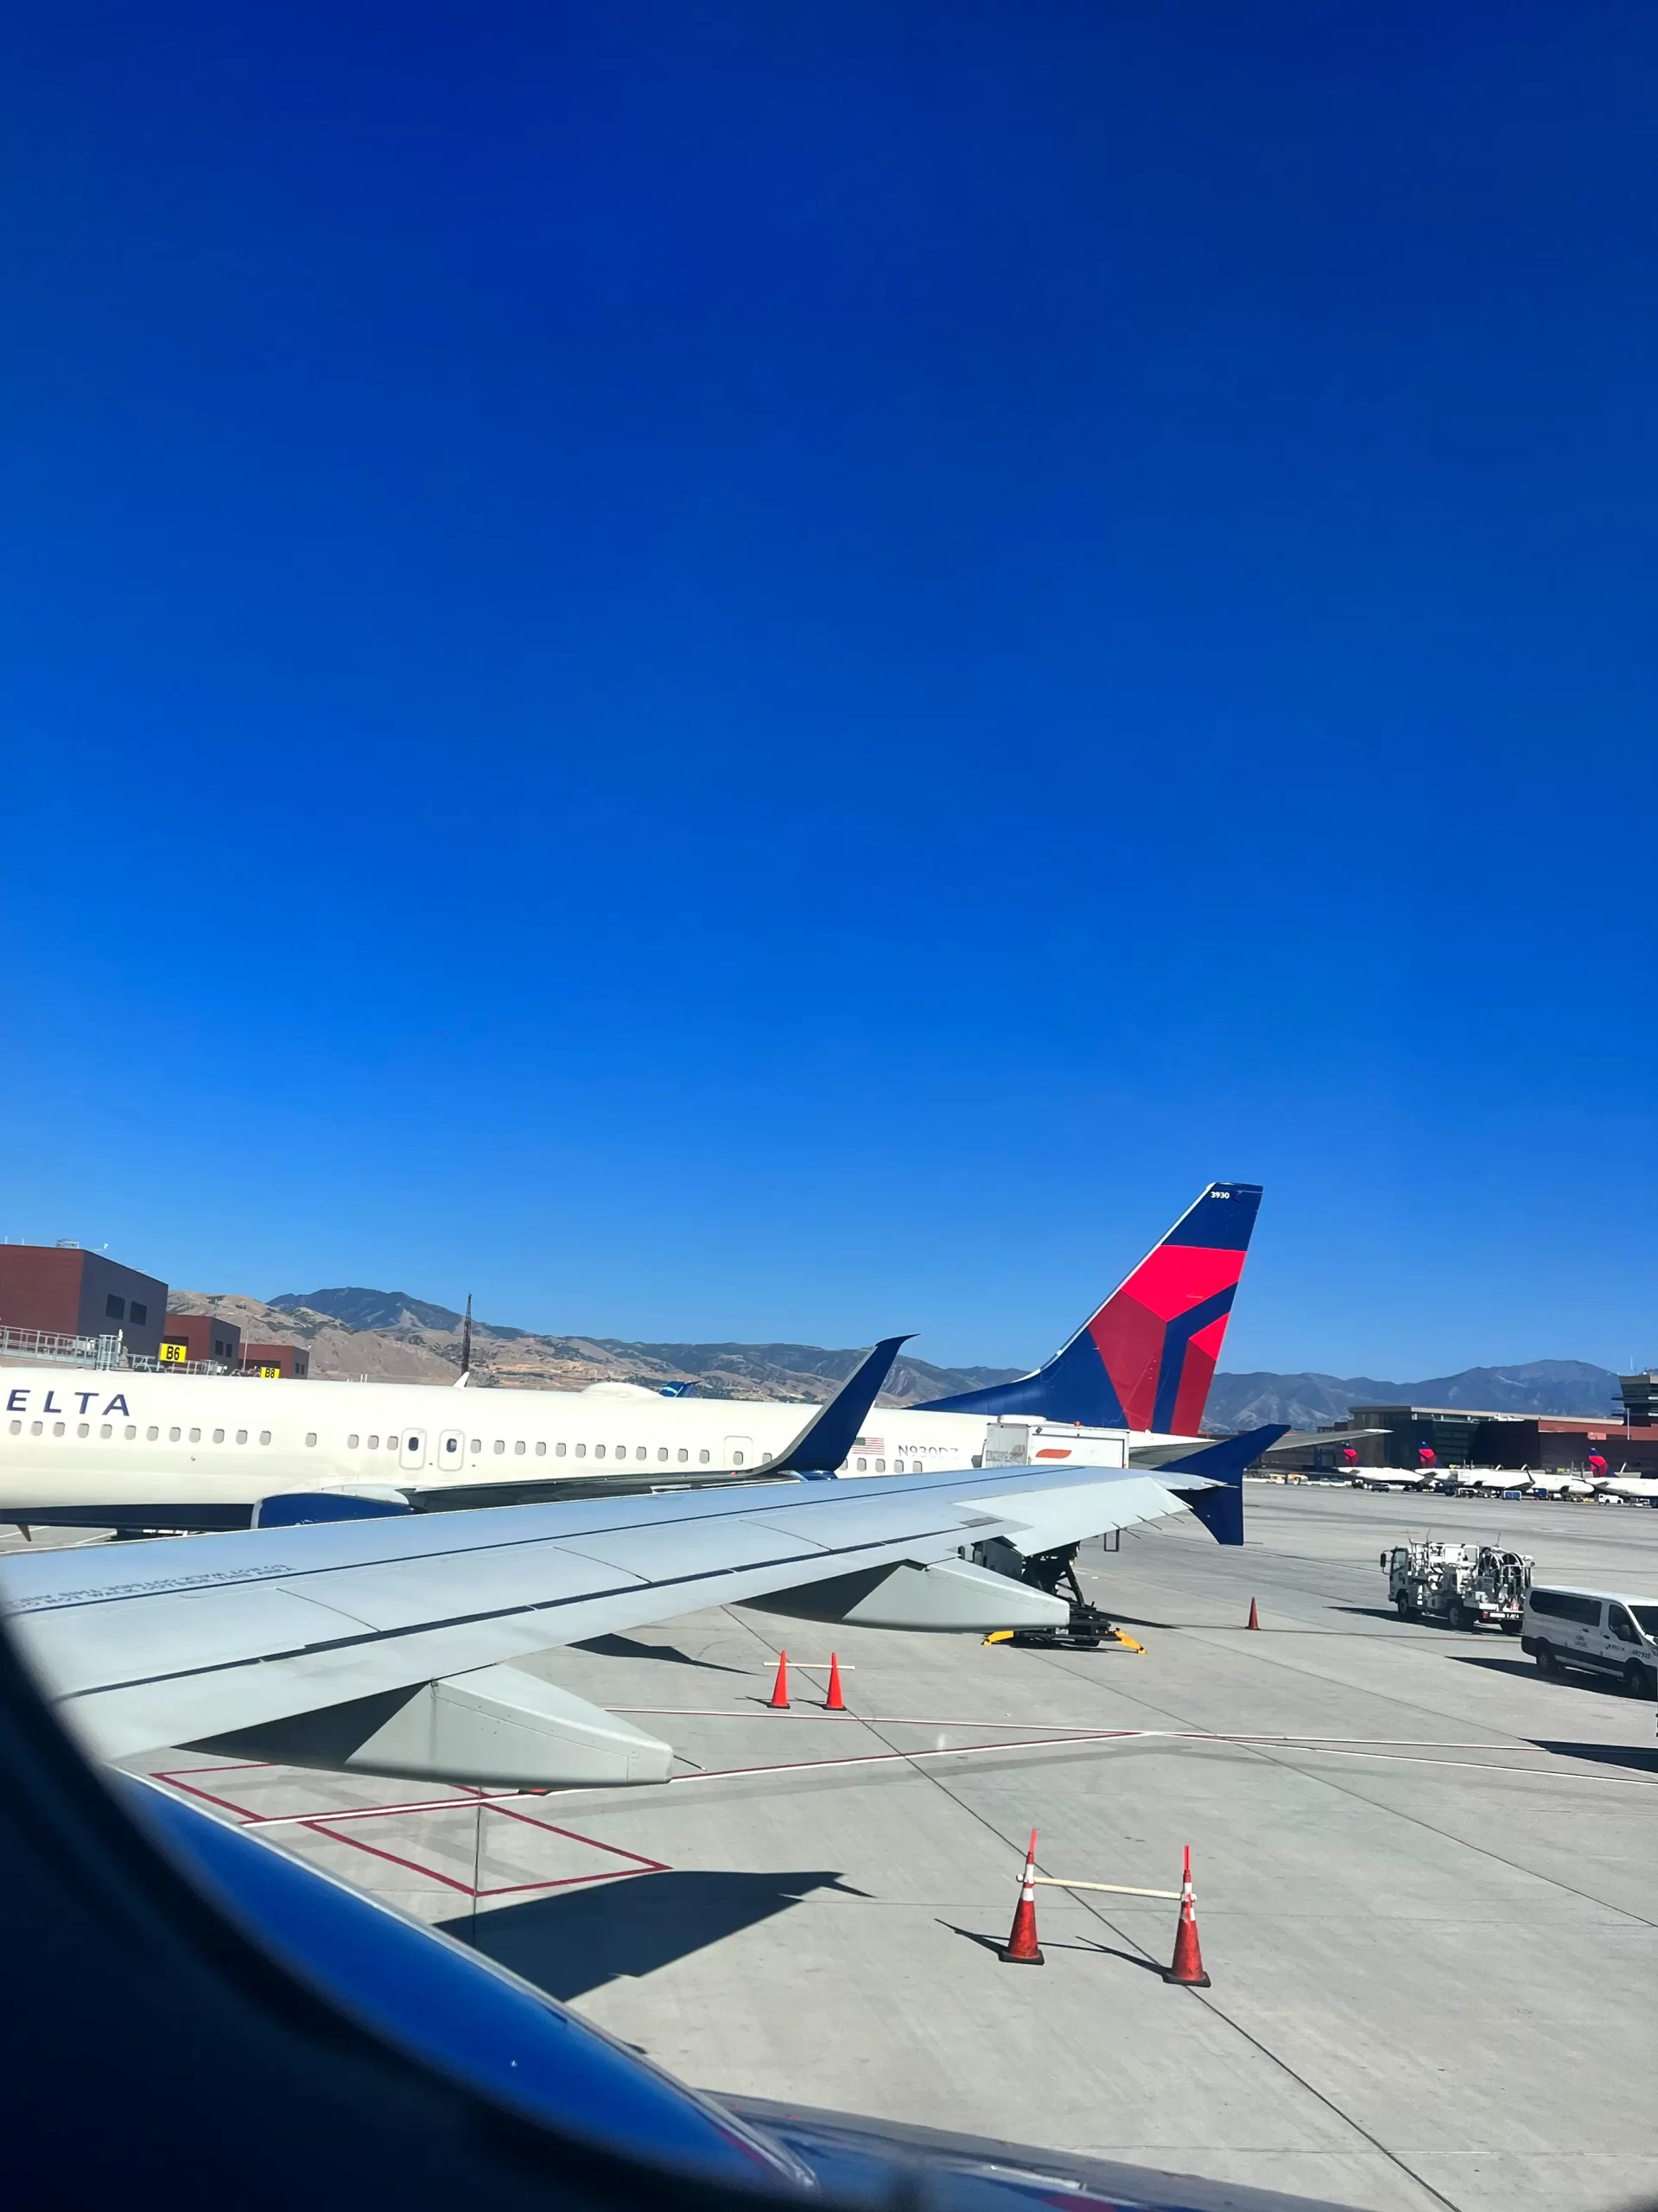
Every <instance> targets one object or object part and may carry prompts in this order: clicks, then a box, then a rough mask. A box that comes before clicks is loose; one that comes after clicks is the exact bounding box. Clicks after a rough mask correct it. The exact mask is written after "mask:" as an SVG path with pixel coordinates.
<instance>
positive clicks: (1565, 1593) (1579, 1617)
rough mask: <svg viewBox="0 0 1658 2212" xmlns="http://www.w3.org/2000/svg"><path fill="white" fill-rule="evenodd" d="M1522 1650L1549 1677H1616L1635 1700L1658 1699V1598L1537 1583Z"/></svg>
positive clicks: (1522, 1628) (1524, 1621)
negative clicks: (1561, 1673) (1567, 1671)
mask: <svg viewBox="0 0 1658 2212" xmlns="http://www.w3.org/2000/svg"><path fill="white" fill-rule="evenodd" d="M1520 1649H1521V1650H1522V1651H1524V1652H1528V1653H1529V1655H1530V1656H1531V1657H1532V1658H1534V1660H1535V1661H1536V1662H1537V1664H1538V1667H1539V1669H1540V1671H1541V1672H1542V1673H1544V1674H1546V1675H1552V1674H1553V1673H1554V1672H1555V1671H1556V1670H1557V1669H1560V1668H1561V1667H1582V1668H1584V1669H1586V1670H1588V1671H1589V1672H1591V1673H1592V1674H1597V1675H1621V1676H1622V1677H1623V1687H1624V1688H1625V1689H1626V1690H1628V1691H1629V1694H1630V1695H1631V1696H1632V1697H1658V1598H1631V1597H1628V1596H1626V1595H1625V1594H1624V1593H1623V1592H1621V1591H1620V1592H1612V1591H1606V1590H1572V1589H1562V1588H1561V1587H1560V1586H1559V1585H1558V1584H1550V1583H1546V1582H1545V1583H1534V1584H1533V1585H1532V1587H1531V1588H1530V1589H1529V1590H1528V1592H1527V1593H1526V1611H1525V1616H1524V1618H1523V1619H1522V1620H1521V1624H1520Z"/></svg>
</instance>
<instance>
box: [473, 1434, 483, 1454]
mask: <svg viewBox="0 0 1658 2212" xmlns="http://www.w3.org/2000/svg"><path fill="white" fill-rule="evenodd" d="M472 1448H473V1451H474V1452H481V1451H482V1450H483V1448H484V1440H483V1438H482V1437H481V1436H474V1437H473V1440H472Z"/></svg>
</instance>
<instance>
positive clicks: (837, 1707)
mask: <svg viewBox="0 0 1658 2212" xmlns="http://www.w3.org/2000/svg"><path fill="white" fill-rule="evenodd" d="M823 1710H824V1712H825V1713H844V1712H845V1711H846V1700H845V1698H843V1697H842V1694H841V1656H840V1654H839V1653H838V1652H836V1651H831V1652H830V1654H829V1695H828V1696H827V1697H826V1698H825V1699H824V1700H823Z"/></svg>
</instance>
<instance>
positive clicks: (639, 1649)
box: [571, 1636, 753, 1675]
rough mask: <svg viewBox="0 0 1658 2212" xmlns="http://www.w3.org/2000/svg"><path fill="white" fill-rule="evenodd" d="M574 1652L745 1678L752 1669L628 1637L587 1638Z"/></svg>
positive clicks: (672, 1645)
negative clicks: (662, 1662)
mask: <svg viewBox="0 0 1658 2212" xmlns="http://www.w3.org/2000/svg"><path fill="white" fill-rule="evenodd" d="M571 1648H572V1649H574V1650H576V1651H596V1652H597V1653H598V1654H599V1656H600V1658H603V1659H667V1660H671V1661H672V1662H673V1663H674V1664H675V1665H676V1666H679V1667H704V1668H706V1669H708V1672H709V1673H710V1674H714V1675H745V1674H749V1673H752V1672H753V1669H751V1668H746V1667H727V1666H725V1665H724V1664H723V1663H722V1662H721V1661H720V1660H718V1659H693V1658H692V1657H691V1656H690V1654H689V1651H681V1650H679V1649H677V1646H675V1645H674V1644H671V1643H635V1641H634V1639H633V1638H632V1637H631V1636H590V1637H588V1638H587V1640H586V1642H585V1643H577V1644H575V1645H573V1646H572V1647H571Z"/></svg>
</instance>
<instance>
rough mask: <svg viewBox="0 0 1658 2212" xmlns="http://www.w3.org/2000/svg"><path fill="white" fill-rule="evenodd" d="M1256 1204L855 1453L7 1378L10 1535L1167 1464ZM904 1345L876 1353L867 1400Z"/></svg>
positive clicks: (72, 1379) (287, 1389)
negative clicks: (333, 1505)
mask: <svg viewBox="0 0 1658 2212" xmlns="http://www.w3.org/2000/svg"><path fill="white" fill-rule="evenodd" d="M1260 1202H1261V1188H1260V1185H1257V1184H1252V1183H1211V1184H1210V1185H1209V1187H1208V1189H1207V1190H1205V1191H1204V1192H1203V1194H1202V1195H1201V1196H1200V1197H1199V1198H1197V1200H1196V1202H1195V1203H1194V1204H1193V1205H1191V1206H1190V1207H1189V1208H1188V1209H1187V1211H1185V1213H1184V1214H1183V1215H1182V1216H1181V1217H1180V1219H1179V1220H1178V1222H1177V1223H1176V1224H1175V1225H1174V1227H1173V1228H1172V1230H1170V1231H1169V1232H1168V1234H1167V1235H1166V1236H1165V1237H1163V1238H1162V1239H1161V1241H1160V1242H1159V1243H1157V1244H1156V1245H1154V1246H1153V1249H1152V1250H1151V1251H1150V1252H1149V1253H1147V1255H1146V1257H1145V1258H1144V1259H1143V1260H1142V1261H1141V1262H1140V1264H1139V1266H1138V1267H1136V1268H1134V1270H1133V1272H1132V1273H1131V1274H1129V1275H1128V1278H1127V1279H1126V1280H1125V1281H1123V1282H1122V1283H1121V1285H1120V1286H1119V1287H1118V1288H1117V1289H1116V1290H1115V1291H1114V1292H1113V1293H1112V1294H1111V1295H1110V1297H1109V1298H1108V1299H1107V1300H1106V1301H1105V1303H1104V1304H1103V1305H1102V1306H1100V1307H1099V1309H1098V1310H1097V1311H1096V1313H1093V1314H1091V1315H1090V1316H1089V1319H1088V1320H1087V1321H1086V1322H1084V1323H1083V1326H1082V1327H1081V1328H1080V1329H1078V1330H1077V1332H1076V1334H1075V1335H1074V1336H1072V1337H1071V1338H1070V1339H1069V1340H1068V1341H1067V1342H1066V1343H1065V1344H1064V1345H1062V1346H1061V1348H1060V1349H1059V1351H1057V1352H1056V1353H1055V1354H1054V1355H1053V1357H1052V1358H1051V1359H1050V1360H1048V1361H1047V1362H1046V1363H1045V1364H1044V1365H1043V1366H1041V1367H1039V1368H1038V1369H1036V1370H1033V1372H1032V1373H1031V1374H1029V1375H1026V1376H1020V1377H1018V1378H1017V1379H1016V1380H1015V1381H1013V1382H1011V1383H1000V1384H997V1385H994V1386H993V1387H992V1388H990V1389H983V1390H969V1391H965V1392H962V1393H961V1394H960V1395H956V1396H952V1397H946V1398H939V1399H937V1400H935V1401H933V1402H931V1404H929V1405H924V1406H915V1407H905V1408H896V1407H882V1408H879V1409H878V1410H871V1411H866V1412H865V1413H864V1414H861V1415H860V1421H859V1426H858V1428H857V1432H856V1433H855V1434H844V1435H843V1434H842V1433H839V1431H838V1429H837V1428H836V1427H835V1424H834V1423H828V1424H826V1422H825V1420H824V1415H825V1414H826V1413H827V1412H828V1411H829V1409H828V1408H823V1409H819V1408H812V1409H811V1411H810V1419H808V1420H807V1421H806V1423H805V1426H804V1428H803V1427H802V1426H801V1421H802V1412H803V1409H802V1408H799V1407H798V1406H790V1405H779V1404H765V1403H759V1402H753V1401H750V1400H733V1399H724V1400H721V1399H710V1398H696V1397H664V1396H663V1395H660V1394H659V1393H657V1392H655V1391H651V1390H647V1389H641V1388H639V1387H638V1386H637V1385H634V1384H629V1383H594V1384H593V1385H591V1386H590V1387H589V1388H588V1389H585V1390H581V1391H556V1390H490V1391H487V1392H486V1391H469V1392H467V1393H466V1394H465V1395H461V1394H459V1393H457V1392H456V1391H454V1389H435V1388H434V1387H433V1386H431V1385H430V1384H421V1383H412V1384H411V1383H323V1382H284V1383H279V1384H277V1385H276V1386H275V1387H274V1388H270V1389H267V1388H266V1387H265V1386H264V1385H263V1384H261V1383H257V1382H251V1381H249V1380H247V1379H245V1378H243V1377H240V1376H168V1375H162V1374H145V1373H137V1372H128V1371H125V1370H110V1371H108V1372H98V1371H93V1370H85V1369H82V1370H73V1369H65V1368H57V1367H17V1368H8V1369H0V1521H5V1522H16V1523H18V1524H19V1525H22V1526H23V1527H26V1528H27V1527H30V1526H34V1525H41V1526H48V1527H51V1526H56V1527H86V1528H100V1529H105V1528H115V1529H130V1530H133V1531H137V1530H156V1529H163V1530H195V1531H204V1530H213V1529H245V1528H248V1527H249V1526H251V1525H252V1526H257V1525H265V1526H270V1525H271V1521H272V1517H273V1502H274V1501H277V1500H283V1499H286V1500H289V1501H290V1502H291V1501H296V1500H301V1501H304V1502H305V1504H306V1508H307V1510H306V1511H305V1514H304V1516H303V1517H307V1518H313V1519H314V1518H320V1517H323V1514H322V1512H321V1510H319V1501H326V1500H327V1499H328V1498H329V1497H332V1498H334V1500H336V1501H337V1504H338V1508H339V1510H340V1513H341V1514H342V1515H343V1514H345V1513H346V1512H348V1511H350V1510H353V1507H352V1502H353V1501H357V1502H359V1503H372V1502H373V1501H375V1500H378V1501H381V1502H382V1503H384V1505H385V1506H387V1507H388V1508H392V1507H395V1508H397V1509H403V1508H406V1507H408V1506H410V1505H412V1506H414V1507H415V1508H416V1510H428V1511H429V1510H442V1509H452V1508H454V1507H457V1506H468V1507H470V1506H482V1505H511V1504H518V1503H526V1502H535V1501H538V1500H545V1499H548V1498H550V1497H555V1496H565V1497H581V1496H593V1495H595V1494H601V1495H607V1496H616V1495H619V1494H622V1493H625V1492H628V1491H634V1492H638V1491H663V1490H675V1489H683V1488H688V1487H696V1486H700V1485H702V1484H718V1483H721V1482H729V1481H732V1480H737V1481H753V1479H754V1478H755V1477H756V1476H765V1475H766V1474H768V1473H770V1474H772V1475H776V1476H782V1475H785V1474H808V1475H810V1474H821V1475H833V1474H840V1475H848V1476H867V1477H871V1478H873V1477H878V1476H882V1475H919V1474H926V1473H931V1472H934V1471H939V1470H949V1469H956V1468H975V1467H979V1466H981V1465H988V1466H995V1465H1013V1464H1020V1463H1024V1462H1026V1461H1030V1462H1032V1463H1039V1464H1045V1465H1053V1466H1056V1467H1058V1466H1064V1465H1067V1464H1070V1465H1078V1464H1082V1463H1084V1462H1086V1463H1087V1464H1089V1465H1093V1466H1119V1467H1125V1466H1129V1465H1138V1464H1142V1463H1147V1464H1149V1463H1153V1462H1155V1463H1156V1464H1158V1465H1165V1466H1167V1465H1170V1464H1171V1461H1172V1458H1178V1447H1180V1446H1182V1445H1185V1446H1187V1447H1192V1446H1196V1445H1197V1442H1198V1441H1199V1439H1198V1430H1199V1427H1200V1424H1201V1421H1202V1418H1203V1412H1204V1402H1205V1401H1206V1399H1207V1397H1208V1394H1209V1386H1210V1378H1211V1376H1213V1374H1214V1371H1215V1367H1216V1363H1217V1360H1218V1358H1219V1357H1220V1351H1221V1345H1222V1342H1223V1338H1224V1336H1225V1332H1226V1325H1227V1320H1228V1318H1229V1314H1230V1312H1231V1308H1232V1301H1233V1298H1234V1296H1235V1294H1236V1289H1237V1285H1238V1281H1239V1278H1240V1277H1241V1275H1242V1271H1243V1262H1244V1257H1245V1255H1246V1253H1247V1251H1248V1243H1249V1236H1250V1232H1251V1231H1252V1230H1253V1229H1254V1226H1255V1213H1256V1210H1257V1208H1258V1206H1259V1205H1260ZM903 1341H904V1339H903V1338H889V1339H888V1340H887V1343H886V1345H884V1346H882V1347H881V1348H880V1350H881V1351H884V1352H885V1354H886V1363H883V1364H882V1365H881V1366H880V1372H879V1374H878V1375H877V1376H876V1377H875V1380H874V1382H873V1383H872V1384H871V1386H870V1389H869V1391H868V1398H869V1400H870V1401H871V1402H873V1396H874V1395H875V1391H876V1390H877V1389H879V1387H880V1380H881V1379H882V1378H884V1376H885V1374H886V1364H889V1363H890V1361H891V1357H892V1354H893V1351H896V1349H897V1346H898V1345H899V1344H901V1343H902V1342H903ZM873 1357H874V1356H873V1355H872V1359H873ZM463 1379H464V1378H463ZM845 1397H846V1393H844V1392H843V1393H842V1400H845ZM286 1517H288V1518H290V1519H291V1518H294V1517H300V1516H297V1515H296V1514H295V1512H293V1511H292V1510H289V1512H288V1513H287V1516H286Z"/></svg>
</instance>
